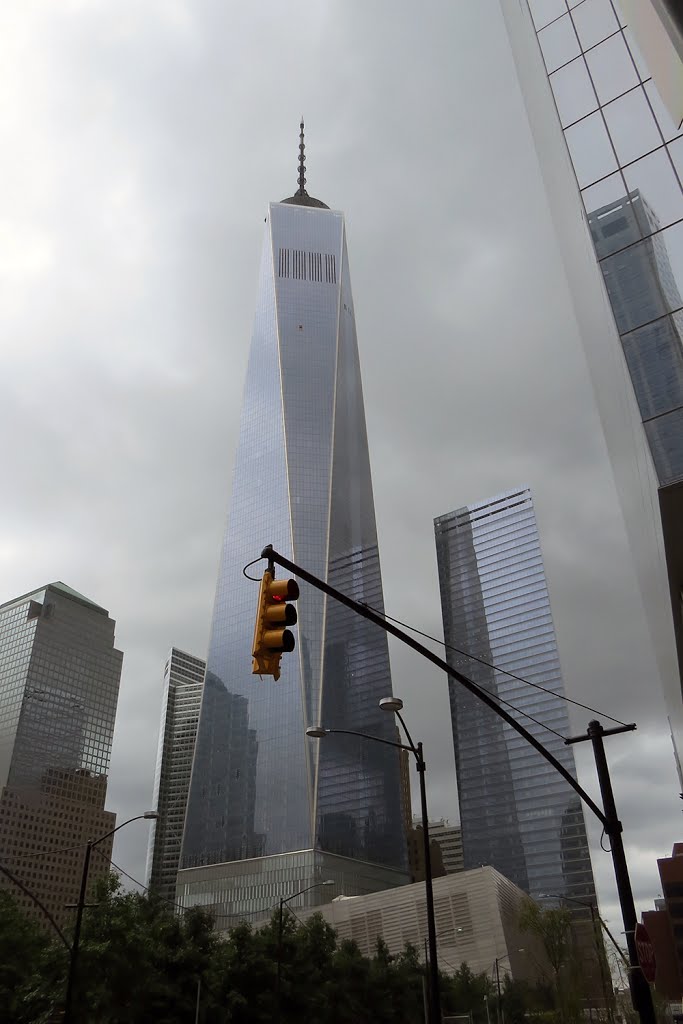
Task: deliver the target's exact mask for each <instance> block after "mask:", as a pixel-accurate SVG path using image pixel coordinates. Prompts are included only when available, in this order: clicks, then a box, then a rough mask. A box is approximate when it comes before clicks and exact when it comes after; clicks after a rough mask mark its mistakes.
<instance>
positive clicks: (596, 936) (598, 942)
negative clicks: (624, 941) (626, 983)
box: [538, 892, 626, 1021]
mask: <svg viewBox="0 0 683 1024" xmlns="http://www.w3.org/2000/svg"><path fill="white" fill-rule="evenodd" d="M538 898H539V899H541V900H543V899H550V900H565V901H567V902H568V903H578V904H579V906H580V907H588V909H589V910H590V914H591V924H592V927H593V941H594V943H595V952H596V954H597V957H598V966H599V968H600V983H601V986H602V995H603V998H604V1000H605V1007H606V1009H607V1019H608V1020H609V1021H611V1020H612V1019H613V1014H612V998H611V996H610V994H609V988H608V983H607V977H606V976H605V947H604V945H603V943H602V939H601V937H600V927H602V928H604V929H605V931H606V932H607V934H608V935H609V937H610V939H611V940H612V942H613V943H614V945H615V946H616V948H617V949H618V950H619V953H620V955H621V957H622V959H624V960H625V959H626V958H625V956H624V953H623V952H622V950H621V948H620V946H619V944H618V943H617V942H616V941H615V939H614V936H613V935H612V933H611V931H610V930H609V928H608V927H607V925H606V924H605V922H604V921H603V919H602V918H601V917H600V914H599V913H598V911H597V908H596V906H595V904H594V903H593V901H592V900H580V899H578V898H577V897H576V896H565V895H564V894H563V893H559V892H542V893H539V895H538ZM598 922H599V923H598Z"/></svg>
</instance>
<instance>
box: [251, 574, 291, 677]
mask: <svg viewBox="0 0 683 1024" xmlns="http://www.w3.org/2000/svg"><path fill="white" fill-rule="evenodd" d="M298 597H299V585H298V583H297V582H296V580H291V579H290V580H276V579H274V577H273V574H272V572H271V571H270V570H269V569H266V571H265V572H264V574H263V579H262V580H261V589H260V590H259V598H258V608H257V610H256V625H255V627H254V643H253V647H252V654H253V658H254V660H253V661H252V665H251V671H252V675H259V676H272V677H273V679H275V680H277V679H279V678H280V658H281V657H282V655H283V654H284V653H289V651H293V650H294V647H295V640H294V635H293V634H292V632H291V631H290V630H289V629H288V628H287V627H288V626H293V625H294V624H295V622H296V619H297V615H296V608H295V607H294V605H293V604H291V603H290V602H292V601H296V600H297V598H298Z"/></svg>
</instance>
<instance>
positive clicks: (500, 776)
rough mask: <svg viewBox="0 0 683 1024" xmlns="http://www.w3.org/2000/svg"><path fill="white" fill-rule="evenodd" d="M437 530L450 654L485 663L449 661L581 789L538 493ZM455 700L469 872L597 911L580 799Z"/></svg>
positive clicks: (477, 706)
mask: <svg viewBox="0 0 683 1024" xmlns="http://www.w3.org/2000/svg"><path fill="white" fill-rule="evenodd" d="M434 525H435V533H436V549H437V560H438V566H439V580H440V585H441V608H442V613H443V625H444V636H445V640H446V644H448V645H450V648H454V649H457V650H460V651H463V652H466V653H467V654H470V655H473V656H474V657H476V658H479V659H481V660H480V661H478V662H477V661H472V660H471V659H470V658H468V657H465V656H464V654H458V653H456V651H455V650H454V649H448V651H447V656H448V661H449V664H451V665H452V666H453V667H454V668H457V669H459V670H460V671H461V672H463V673H464V674H465V675H467V676H469V677H470V678H471V679H473V680H474V682H476V683H477V684H478V685H479V686H481V687H482V688H484V689H485V690H487V691H488V692H489V693H491V694H492V695H493V696H494V697H499V698H501V699H502V700H504V701H508V702H509V703H510V705H511V706H512V708H514V709H516V710H514V711H513V710H512V708H511V707H510V706H509V705H506V710H507V711H510V712H511V713H512V714H514V715H515V717H516V718H517V719H518V721H520V722H521V723H522V724H523V725H524V726H525V728H526V729H527V730H528V731H529V732H531V733H532V734H533V735H534V736H536V737H537V738H538V739H539V740H540V741H541V742H542V743H543V744H544V746H545V747H546V748H547V749H548V750H550V752H551V753H552V754H553V755H554V756H555V757H556V758H557V760H558V761H560V763H561V764H562V765H563V766H564V767H565V768H566V769H567V771H569V772H571V774H572V775H573V776H574V777H576V769H575V765H574V755H573V752H572V748H571V747H568V746H565V745H564V743H563V740H562V737H563V736H567V735H569V719H568V715H567V710H566V704H565V702H564V700H563V699H562V697H563V694H564V689H563V683H562V675H561V670H560V662H559V657H558V652H557V644H556V640H555V630H554V627H553V620H552V614H551V610H550V601H549V598H548V590H547V586H546V579H545V572H544V568H543V557H542V554H541V546H540V540H539V535H538V528H537V525H536V516H535V512H534V506H533V501H532V497H531V493H530V491H529V490H528V489H527V488H519V489H517V490H513V491H509V492H507V493H506V494H502V495H499V496H498V497H496V498H492V499H490V500H489V501H486V502H481V503H479V504H475V505H469V506H466V507H465V508H460V509H457V510H456V511H455V512H450V513H448V514H447V515H443V516H440V517H439V518H438V519H436V520H435V524H434ZM491 666H495V668H493V667H491ZM507 673H512V675H508V674H507ZM515 677H517V678H515ZM522 680H528V681H529V683H532V684H536V687H534V686H533V685H528V683H527V682H523V681H522ZM538 687H542V688H543V689H539V688H538ZM449 697H450V703H451V720H452V726H453V742H454V745H455V761H456V770H457V777H458V795H459V801H460V825H461V829H462V844H463V853H464V862H465V868H466V869H468V868H474V867H477V866H478V865H480V864H490V865H492V866H493V867H494V868H496V869H497V870H498V871H500V872H501V873H502V874H504V875H505V876H506V877H507V878H509V879H510V880H511V881H512V882H514V883H515V884H516V885H518V886H519V888H520V889H523V890H524V891H525V892H528V893H529V894H530V895H531V896H533V897H538V896H541V895H543V894H545V893H559V894H561V895H567V896H573V897H575V898H580V899H585V900H594V899H595V886H594V882H593V872H592V868H591V861H590V855H589V850H588V841H587V838H586V828H585V822H584V817H583V808H582V806H581V803H580V801H579V798H578V796H577V795H576V793H575V792H574V790H573V789H571V788H570V787H569V786H568V785H567V783H566V782H565V780H564V779H563V778H562V776H561V775H560V774H559V773H558V772H557V771H556V769H555V768H553V767H552V766H551V765H550V764H548V762H547V761H545V760H544V759H543V758H542V757H541V756H540V755H539V753H538V752H537V751H536V750H535V749H534V748H533V747H532V746H531V745H530V744H529V743H528V742H527V741H526V740H525V739H524V738H523V737H522V736H520V735H519V734H518V733H517V732H514V731H513V730H511V729H510V728H509V726H507V725H506V724H505V723H504V722H503V720H502V719H501V718H499V717H498V716H497V715H496V714H495V713H494V712H493V711H492V710H490V709H489V708H488V707H486V706H485V705H484V704H483V703H482V702H481V701H480V700H478V699H477V698H476V697H475V696H474V695H473V694H470V693H469V692H468V691H467V690H465V689H464V688H463V687H461V686H459V685H457V684H456V683H453V682H449ZM525 713H528V714H529V715H531V716H533V719H534V720H531V719H528V718H526V717H525V716H524V714H525ZM586 913H587V911H586Z"/></svg>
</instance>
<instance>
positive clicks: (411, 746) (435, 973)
mask: <svg viewBox="0 0 683 1024" xmlns="http://www.w3.org/2000/svg"><path fill="white" fill-rule="evenodd" d="M379 706H380V708H381V709H382V711H388V712H390V713H392V714H394V715H396V716H397V718H398V720H399V722H400V723H401V725H402V726H403V730H404V732H405V734H406V739H407V741H408V742H407V744H406V743H398V742H397V741H394V740H385V739H384V738H383V737H382V736H370V735H368V734H367V733H364V732H356V731H355V730H353V729H326V728H324V727H323V726H321V725H317V726H309V728H308V729H306V735H307V736H312V737H313V738H314V739H322V738H323V737H324V736H333V735H335V734H339V735H344V736H360V737H361V738H362V739H365V740H372V741H373V742H374V743H384V744H385V745H386V746H388V747H397V748H398V749H399V750H408V751H410V753H411V754H413V756H414V757H415V761H416V764H417V771H418V775H419V777H420V803H421V807H422V840H423V843H424V858H425V898H426V903H427V931H428V935H429V1010H430V1013H429V1016H430V1024H441V996H440V993H439V964H438V960H437V952H436V922H435V918H434V892H433V888H432V858H431V851H430V849H429V816H428V814H427V791H426V787H425V770H426V765H425V760H424V756H423V753H422V744H421V743H418V744H415V743H413V740H412V738H411V735H410V733H409V732H408V727H407V726H406V723H405V722H404V720H403V716H402V715H401V711H402V710H403V701H402V700H400V698H399V697H383V698H382V699H381V700H380V702H379Z"/></svg>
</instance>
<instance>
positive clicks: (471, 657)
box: [360, 601, 626, 738]
mask: <svg viewBox="0 0 683 1024" xmlns="http://www.w3.org/2000/svg"><path fill="white" fill-rule="evenodd" d="M360 603H361V604H364V605H365V607H366V608H369V609H370V611H372V612H374V613H375V615H380V616H381V617H382V618H384V619H388V620H389V621H390V622H395V623H396V625H397V626H401V627H402V628H403V629H408V630H410V632H411V633H417V635H418V636H422V637H424V638H425V640H431V641H432V643H435V644H439V646H441V647H444V648H445V649H446V650H447V651H453V652H454V653H455V654H461V655H462V656H463V657H464V658H467V659H469V660H470V661H476V662H478V663H479V664H480V665H485V666H486V668H490V669H493V671H494V672H500V673H502V675H504V676H509V677H510V678H511V679H516V680H517V681H518V682H520V683H525V684H526V685H527V686H533V688H534V689H535V690H542V691H543V693H547V694H549V695H550V696H551V697H556V698H558V699H559V700H564V701H566V702H567V703H568V704H574V705H575V706H576V707H578V708H583V710H584V711H590V712H591V714H593V715H598V716H599V717H600V718H608V719H609V720H610V722H616V724H617V725H625V724H626V723H625V722H622V721H621V719H619V718H614V717H613V715H608V714H607V712H605V711H599V710H598V709H597V708H592V707H591V706H590V705H589V704H582V703H581V701H580V700H574V699H573V698H572V697H568V696H567V695H566V693H557V692H556V691H555V690H550V689H548V687H547V686H541V684H540V683H532V682H531V680H530V679H525V678H524V676H520V675H517V674H516V673H515V672H509V671H508V670H507V669H505V668H499V666H498V665H494V664H493V663H492V662H490V661H486V659H485V658H479V657H478V656H477V655H476V654H470V653H469V652H468V651H463V650H462V649H461V648H459V647H454V646H453V644H448V643H446V641H445V640H439V638H438V637H435V636H431V635H430V634H429V633H424V632H423V631H422V630H421V629H418V628H417V626H411V625H409V624H408V623H407V622H402V621H401V620H400V619H397V618H395V616H393V615H388V614H387V613H386V612H384V611H380V610H379V609H378V608H373V607H372V605H370V604H367V602H365V601H363V602H360ZM475 685H478V684H475ZM480 689H483V687H480ZM485 692H486V693H489V691H488V690H486V691H485ZM490 696H492V697H493V696H495V694H492V693H491V694H490ZM498 699H499V700H500V699H501V698H498ZM516 710H519V709H516ZM521 714H524V712H521ZM546 728H547V726H546ZM563 738H564V737H563Z"/></svg>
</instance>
